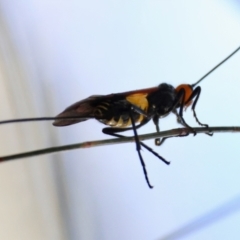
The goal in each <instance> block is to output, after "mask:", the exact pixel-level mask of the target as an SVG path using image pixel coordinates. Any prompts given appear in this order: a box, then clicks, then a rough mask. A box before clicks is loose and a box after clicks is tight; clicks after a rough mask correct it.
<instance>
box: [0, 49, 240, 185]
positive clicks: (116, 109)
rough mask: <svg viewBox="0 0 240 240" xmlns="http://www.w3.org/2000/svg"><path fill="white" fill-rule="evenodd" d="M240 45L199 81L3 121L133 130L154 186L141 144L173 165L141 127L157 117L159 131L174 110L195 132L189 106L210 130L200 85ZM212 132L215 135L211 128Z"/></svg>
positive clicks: (95, 99) (91, 100) (117, 133)
mask: <svg viewBox="0 0 240 240" xmlns="http://www.w3.org/2000/svg"><path fill="white" fill-rule="evenodd" d="M239 49H240V47H238V48H237V49H236V50H235V51H233V52H232V53H231V54H230V55H229V56H227V57H226V58H225V59H224V60H222V61H221V62H220V63H219V64H217V65H216V66H215V67H214V68H212V69H211V70H210V71H209V72H208V73H206V74H205V75H204V76H203V77H202V78H200V79H199V80H198V81H197V82H196V83H194V84H192V85H189V84H181V85H179V86H178V87H176V88H174V87H173V86H172V85H170V84H167V83H161V84H159V85H158V86H157V87H153V88H146V89H140V90H135V91H129V92H123V93H113V94H109V95H93V96H90V97H88V98H86V99H83V100H81V101H79V102H76V103H74V104H72V105H71V106H69V107H67V108H66V109H65V110H64V111H63V112H61V113H60V114H58V115H57V116H56V117H54V118H52V117H50V118H49V117H42V118H26V119H15V120H6V121H1V122H0V124H3V123H11V122H25V121H42V120H54V122H53V125H54V126H56V127H63V126H68V125H72V124H76V123H79V122H83V121H86V120H89V119H96V120H97V121H99V122H100V123H103V124H104V125H106V126H108V127H106V128H103V130H102V132H103V133H104V134H107V135H111V136H114V137H118V138H123V137H125V136H124V135H121V134H120V133H121V132H125V131H129V130H131V131H133V133H134V138H135V142H136V150H137V153H138V156H139V159H140V162H141V165H142V168H143V172H144V176H145V179H146V182H147V184H148V186H149V188H153V186H152V185H151V184H150V181H149V179H148V175H147V170H146V167H145V163H144V160H143V157H142V155H141V151H140V150H141V147H144V148H145V149H147V150H148V151H150V152H151V153H152V154H154V155H155V156H156V157H158V158H159V159H160V160H162V161H163V162H164V163H166V164H170V162H168V161H167V160H165V159H164V158H163V157H162V156H160V155H159V154H158V153H156V152H155V151H154V150H152V149H151V148H150V147H148V146H147V145H146V144H145V143H143V142H141V141H140V140H139V138H138V134H137V129H139V128H141V127H142V126H144V125H145V124H147V123H148V122H149V121H150V120H153V123H154V125H155V126H156V131H157V132H160V127H159V119H161V118H164V117H166V116H167V115H169V114H170V113H174V114H175V115H176V117H177V121H178V122H179V123H180V124H181V125H183V126H184V127H186V128H188V129H189V130H190V131H191V132H192V133H193V134H194V135H196V132H195V131H194V130H193V128H192V127H191V126H189V125H188V124H187V123H186V121H185V120H184V117H183V110H184V109H185V108H187V107H190V106H191V108H192V111H193V116H194V118H195V120H196V122H197V123H198V124H199V125H200V126H202V127H205V128H207V129H208V125H207V124H204V123H201V122H200V121H199V119H198V117H197V114H196V111H195V108H196V105H197V102H198V100H199V97H200V94H201V87H200V86H198V84H199V83H200V82H201V81H202V80H203V79H205V78H206V77H207V76H208V75H209V74H211V73H212V72H213V71H214V70H216V69H217V68H218V67H219V66H220V65H222V64H223V63H224V62H226V61H227V60H228V59H229V58H230V57H232V56H233V55H234V54H235V53H236V52H237V51H239ZM207 134H208V135H210V136H212V133H211V132H210V131H209V132H208V133H207ZM165 139H166V138H163V139H161V140H160V139H159V138H157V139H155V144H156V145H161V144H162V143H163V142H164V141H165Z"/></svg>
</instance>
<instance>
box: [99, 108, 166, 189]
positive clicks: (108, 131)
mask: <svg viewBox="0 0 240 240" xmlns="http://www.w3.org/2000/svg"><path fill="white" fill-rule="evenodd" d="M130 118H131V121H132V126H133V127H132V128H125V129H124V128H104V129H103V130H102V132H103V133H105V134H107V135H110V136H114V137H118V138H124V137H125V136H123V135H120V134H117V133H118V132H124V131H127V130H133V132H134V137H135V142H136V149H137V152H138V156H139V159H140V162H141V165H142V168H143V172H144V176H145V179H146V182H147V184H148V186H149V188H153V186H152V185H151V184H150V182H149V179H148V175H147V170H146V166H145V163H144V161H143V157H142V155H141V152H140V150H141V146H142V147H144V148H145V149H147V150H148V151H149V152H151V153H152V154H153V155H154V156H156V157H158V158H159V159H160V160H162V161H163V162H164V163H166V164H170V162H168V161H167V160H165V159H164V158H163V157H161V156H160V155H158V154H157V153H156V152H154V151H153V150H152V149H151V148H150V147H148V146H147V145H146V144H144V143H143V142H141V141H140V140H139V138H138V135H137V130H136V129H137V128H139V127H141V126H143V125H144V124H146V123H142V124H140V125H138V126H135V122H134V120H133V117H132V113H131V112H130Z"/></svg>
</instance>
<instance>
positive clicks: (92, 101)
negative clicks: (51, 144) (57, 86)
mask: <svg viewBox="0 0 240 240" xmlns="http://www.w3.org/2000/svg"><path fill="white" fill-rule="evenodd" d="M103 97H104V96H102V95H93V96H90V97H88V98H86V99H83V100H81V101H79V102H76V103H74V104H72V105H71V106H69V107H67V108H66V109H65V110H64V111H63V112H61V113H60V114H58V115H57V116H56V120H55V121H54V122H53V125H54V126H56V127H62V126H68V125H71V124H75V123H79V122H83V121H86V120H88V119H90V118H94V110H95V105H96V103H97V102H98V101H99V100H100V99H102V98H103ZM71 117H72V118H71Z"/></svg>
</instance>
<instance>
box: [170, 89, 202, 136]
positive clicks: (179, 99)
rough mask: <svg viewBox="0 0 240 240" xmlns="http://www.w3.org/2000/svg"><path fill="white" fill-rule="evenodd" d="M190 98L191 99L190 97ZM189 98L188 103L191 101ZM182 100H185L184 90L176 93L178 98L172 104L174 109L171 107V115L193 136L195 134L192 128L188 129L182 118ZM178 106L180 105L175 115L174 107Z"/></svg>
mask: <svg viewBox="0 0 240 240" xmlns="http://www.w3.org/2000/svg"><path fill="white" fill-rule="evenodd" d="M190 98H191V97H190ZM190 98H189V100H188V101H189V102H190V101H191V99H192V98H191V99H190ZM184 99H185V90H184V89H181V90H180V91H179V93H178V96H177V98H176V102H175V104H174V107H173V110H172V111H173V113H175V114H176V115H177V121H178V122H179V123H180V124H182V125H183V126H184V127H187V128H188V129H190V130H191V131H192V133H193V134H194V136H195V135H196V134H197V133H196V132H195V131H194V130H193V128H192V127H190V126H189V125H188V124H187V123H186V122H185V120H184V118H183V108H184ZM178 104H180V106H179V113H177V111H176V107H175V106H177V105H178Z"/></svg>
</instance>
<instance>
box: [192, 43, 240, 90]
mask: <svg viewBox="0 0 240 240" xmlns="http://www.w3.org/2000/svg"><path fill="white" fill-rule="evenodd" d="M239 50H240V46H239V47H238V48H237V49H236V50H234V51H233V52H232V53H231V54H230V55H229V56H227V57H226V58H225V59H223V60H222V61H221V62H220V63H219V64H217V65H216V66H215V67H214V68H212V69H211V70H210V71H209V72H207V73H206V74H205V75H204V76H203V77H201V78H200V79H199V80H198V81H197V82H196V83H194V84H192V85H191V86H192V87H195V86H196V85H198V84H199V83H200V82H201V81H202V80H203V79H204V78H206V77H207V76H208V75H209V74H211V73H212V72H213V71H214V70H216V69H217V68H218V67H219V66H221V65H222V64H223V63H225V62H226V61H227V60H228V59H229V58H231V57H232V56H233V55H234V54H235V53H236V52H237V51H239Z"/></svg>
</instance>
